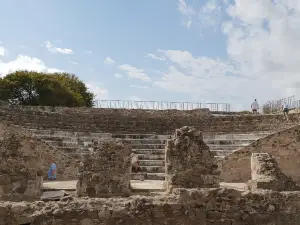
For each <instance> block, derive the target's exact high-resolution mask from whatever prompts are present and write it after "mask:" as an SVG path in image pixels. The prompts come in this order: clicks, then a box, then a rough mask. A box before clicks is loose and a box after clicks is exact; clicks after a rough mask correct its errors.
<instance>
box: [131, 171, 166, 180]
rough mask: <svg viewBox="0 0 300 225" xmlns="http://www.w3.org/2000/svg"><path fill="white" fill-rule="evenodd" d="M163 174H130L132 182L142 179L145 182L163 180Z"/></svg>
mask: <svg viewBox="0 0 300 225" xmlns="http://www.w3.org/2000/svg"><path fill="white" fill-rule="evenodd" d="M165 177H166V174H165V173H131V179H132V180H140V179H141V178H144V179H145V180H165Z"/></svg>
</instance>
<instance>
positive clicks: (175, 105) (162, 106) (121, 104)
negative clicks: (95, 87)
mask: <svg viewBox="0 0 300 225" xmlns="http://www.w3.org/2000/svg"><path fill="white" fill-rule="evenodd" d="M94 107H95V108H109V109H149V110H168V109H177V110H194V109H209V110H210V111H223V112H230V104H229V103H199V102H159V101H130V100H96V101H94Z"/></svg>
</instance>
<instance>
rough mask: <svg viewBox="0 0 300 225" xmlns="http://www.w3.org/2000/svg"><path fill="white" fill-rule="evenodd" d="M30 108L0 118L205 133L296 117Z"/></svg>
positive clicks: (44, 124) (0, 113) (275, 124)
mask: <svg viewBox="0 0 300 225" xmlns="http://www.w3.org/2000/svg"><path fill="white" fill-rule="evenodd" d="M33 108H34V107H31V108H26V110H24V108H22V110H19V109H18V108H16V107H12V108H3V107H2V108H0V119H1V120H7V121H12V122H14V123H16V124H19V125H22V126H25V127H28V128H30V127H33V128H43V129H57V130H73V131H88V132H104V133H105V132H109V133H115V132H120V133H151V132H154V133H158V134H170V133H173V132H174V130H175V129H177V128H179V127H182V126H186V125H193V126H195V127H196V128H198V129H200V130H202V131H203V132H204V134H207V133H246V132H254V131H269V130H278V129H279V128H280V129H282V128H284V127H286V126H290V125H291V124H295V123H296V122H297V121H298V114H295V115H291V118H290V123H286V122H283V121H284V120H283V118H282V116H281V115H263V116H252V115H244V116H213V115H209V114H203V113H202V114H201V113H200V111H199V112H198V111H179V110H173V111H172V110H167V111H145V110H124V109H115V110H106V109H98V110H95V109H94V110H91V111H90V112H91V113H87V112H85V111H84V110H82V112H80V110H79V109H76V110H75V109H74V110H73V109H69V110H68V111H67V110H65V111H64V113H59V112H43V111H34V110H31V111H30V109H33Z"/></svg>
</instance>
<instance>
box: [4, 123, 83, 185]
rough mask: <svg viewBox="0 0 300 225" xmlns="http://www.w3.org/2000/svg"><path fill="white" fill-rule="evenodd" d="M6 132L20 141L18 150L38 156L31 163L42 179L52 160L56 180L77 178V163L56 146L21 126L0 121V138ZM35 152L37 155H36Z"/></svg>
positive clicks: (5, 135) (45, 176)
mask: <svg viewBox="0 0 300 225" xmlns="http://www.w3.org/2000/svg"><path fill="white" fill-rule="evenodd" d="M8 134H13V135H15V136H16V139H17V140H16V141H19V142H20V143H21V144H20V149H19V151H21V152H25V153H26V155H29V156H32V157H38V159H37V160H36V161H34V162H33V164H32V165H35V164H36V165H39V168H41V170H42V176H43V178H44V179H47V172H48V169H49V166H50V163H51V162H52V161H54V162H55V163H56V165H57V172H58V174H57V179H58V180H74V179H76V178H77V174H78V167H77V164H78V163H77V162H75V161H74V160H73V159H72V158H70V157H69V156H67V155H65V154H64V153H63V152H61V151H59V150H57V149H56V148H53V147H52V146H49V145H47V144H46V143H44V142H43V141H41V140H39V139H37V138H35V137H32V136H31V135H30V134H29V133H28V132H26V131H24V129H22V128H21V127H16V126H13V125H9V124H6V123H3V122H2V123H1V122H0V139H4V138H5V137H7V135H8ZM16 143H17V142H16ZM35 154H38V155H37V156H36V155H35ZM32 165H30V166H32ZM0 183H1V182H0Z"/></svg>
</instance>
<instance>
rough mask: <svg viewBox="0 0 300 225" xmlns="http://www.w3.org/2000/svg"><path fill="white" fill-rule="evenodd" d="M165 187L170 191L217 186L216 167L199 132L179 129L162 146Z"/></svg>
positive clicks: (217, 174) (191, 128)
mask: <svg viewBox="0 0 300 225" xmlns="http://www.w3.org/2000/svg"><path fill="white" fill-rule="evenodd" d="M166 173H167V174H166V185H167V189H168V190H171V189H172V188H212V187H219V175H220V172H219V171H218V166H217V164H216V161H215V159H214V156H213V154H212V153H211V152H210V150H209V147H208V145H206V144H205V142H204V141H203V135H202V132H201V131H200V130H197V129H195V128H194V127H183V128H181V129H177V130H176V131H175V139H174V140H170V141H168V142H167V146H166Z"/></svg>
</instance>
